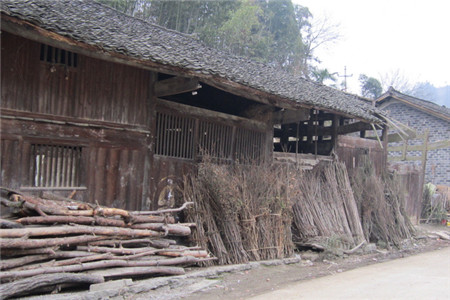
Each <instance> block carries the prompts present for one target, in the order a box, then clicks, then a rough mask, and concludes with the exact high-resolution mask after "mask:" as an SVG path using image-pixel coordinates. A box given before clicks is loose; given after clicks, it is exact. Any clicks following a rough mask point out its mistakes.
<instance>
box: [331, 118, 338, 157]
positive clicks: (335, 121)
mask: <svg viewBox="0 0 450 300" xmlns="http://www.w3.org/2000/svg"><path fill="white" fill-rule="evenodd" d="M339 119H340V118H339V116H338V115H333V123H332V124H331V128H332V130H333V131H332V134H331V140H332V143H333V149H336V147H337V139H338V127H339V123H340V120H339Z"/></svg>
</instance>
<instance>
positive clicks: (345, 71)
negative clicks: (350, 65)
mask: <svg viewBox="0 0 450 300" xmlns="http://www.w3.org/2000/svg"><path fill="white" fill-rule="evenodd" d="M352 76H353V74H351V75H347V66H344V75H339V73H338V77H341V78H344V92H346V91H347V77H352Z"/></svg>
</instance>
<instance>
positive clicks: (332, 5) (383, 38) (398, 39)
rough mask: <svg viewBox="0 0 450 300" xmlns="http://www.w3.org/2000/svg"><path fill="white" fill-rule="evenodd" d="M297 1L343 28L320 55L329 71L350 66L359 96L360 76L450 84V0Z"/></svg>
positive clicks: (351, 81) (350, 79)
mask: <svg viewBox="0 0 450 300" xmlns="http://www.w3.org/2000/svg"><path fill="white" fill-rule="evenodd" d="M293 2H294V3H296V4H300V5H303V6H306V7H308V8H309V9H310V12H311V13H312V14H313V16H314V18H324V16H325V17H327V18H328V19H329V20H330V22H332V23H334V24H339V27H338V29H339V32H340V33H341V35H342V37H341V38H339V40H338V41H337V42H336V43H335V44H332V45H329V46H328V47H327V49H325V48H321V49H318V51H317V52H316V53H315V54H316V56H318V57H319V59H320V60H321V61H322V63H321V64H320V67H321V68H328V70H329V71H330V73H333V72H339V75H344V67H346V68H347V75H353V76H352V77H348V78H347V83H348V87H349V88H348V91H349V92H353V93H357V92H359V81H358V77H359V74H366V75H368V76H369V77H375V78H377V79H379V80H381V78H382V77H386V76H387V75H388V74H392V73H398V74H400V76H402V77H403V78H405V79H406V81H407V82H408V83H410V84H411V83H412V84H414V83H417V82H426V81H427V82H429V83H431V84H433V85H434V86H436V87H441V86H446V85H450V16H449V15H450V1H448V0H408V1H405V0H371V1H369V0H340V1H337V0H293ZM388 77H389V76H388ZM340 79H341V80H342V79H343V78H340Z"/></svg>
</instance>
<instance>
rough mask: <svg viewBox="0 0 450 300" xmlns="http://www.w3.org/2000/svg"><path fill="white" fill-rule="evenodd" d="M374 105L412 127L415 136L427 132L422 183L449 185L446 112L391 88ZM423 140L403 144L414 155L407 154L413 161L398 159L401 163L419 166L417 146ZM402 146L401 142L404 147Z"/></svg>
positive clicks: (448, 116) (449, 135) (449, 117)
mask: <svg viewBox="0 0 450 300" xmlns="http://www.w3.org/2000/svg"><path fill="white" fill-rule="evenodd" d="M375 104H376V106H377V107H378V108H380V109H382V110H384V111H386V113H387V115H388V116H389V117H391V118H394V119H395V120H398V121H399V122H401V123H403V124H405V125H408V126H409V127H411V128H413V129H414V130H415V131H416V133H417V135H423V134H424V133H425V132H426V131H428V140H427V143H428V146H427V155H426V156H427V159H426V173H425V183H426V182H432V183H434V184H440V185H447V186H450V109H449V108H447V107H445V106H440V105H438V104H436V103H433V102H431V101H427V100H424V99H419V98H417V97H413V96H410V95H406V94H403V93H400V92H399V91H396V90H395V89H393V88H392V87H391V88H390V89H389V90H388V91H387V92H386V93H384V94H383V95H381V96H380V97H379V98H378V99H377V100H376V102H375ZM423 143H424V142H423V138H421V139H419V138H416V139H413V140H409V141H407V142H406V144H409V145H410V146H416V147H415V148H412V150H415V151H416V152H413V151H411V152H409V153H408V156H412V157H411V158H413V159H414V158H418V159H417V160H414V161H412V160H410V161H408V159H407V157H405V159H403V158H402V160H401V161H400V163H401V164H408V163H410V164H411V165H414V164H416V165H419V166H420V164H421V158H420V156H421V154H422V153H420V151H417V150H420V149H421V147H420V145H423ZM404 145H405V143H402V146H404Z"/></svg>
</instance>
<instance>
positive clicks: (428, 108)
mask: <svg viewBox="0 0 450 300" xmlns="http://www.w3.org/2000/svg"><path fill="white" fill-rule="evenodd" d="M390 98H394V99H396V100H400V101H402V102H403V103H405V104H409V105H411V106H414V107H416V108H417V109H419V110H422V111H425V112H428V113H431V114H433V115H435V116H438V117H441V118H443V119H446V120H449V119H450V108H448V107H445V106H441V105H438V104H436V103H433V102H431V101H427V100H423V99H420V98H416V97H413V96H410V95H406V94H403V93H400V92H399V91H397V90H395V89H394V88H392V87H390V88H389V90H388V91H387V92H386V93H384V94H383V95H381V96H380V97H379V98H378V99H377V100H376V103H377V105H379V104H382V103H383V102H385V101H387V100H389V99H390Z"/></svg>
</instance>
